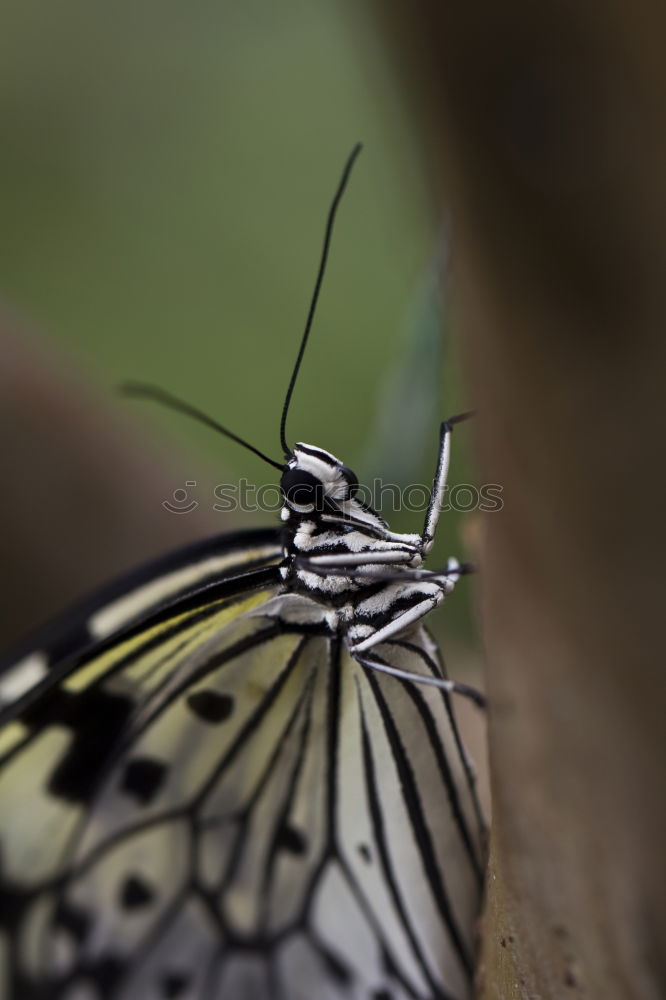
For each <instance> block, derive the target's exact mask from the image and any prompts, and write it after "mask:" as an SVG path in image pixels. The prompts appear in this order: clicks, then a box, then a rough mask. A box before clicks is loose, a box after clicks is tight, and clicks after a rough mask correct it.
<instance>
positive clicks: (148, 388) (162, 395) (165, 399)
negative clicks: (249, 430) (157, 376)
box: [120, 382, 284, 472]
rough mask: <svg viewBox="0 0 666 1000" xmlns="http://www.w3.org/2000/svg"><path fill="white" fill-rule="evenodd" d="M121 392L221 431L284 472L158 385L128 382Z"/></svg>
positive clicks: (206, 416)
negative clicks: (183, 414) (149, 401)
mask: <svg viewBox="0 0 666 1000" xmlns="http://www.w3.org/2000/svg"><path fill="white" fill-rule="evenodd" d="M120 391H121V392H122V394H123V395H124V396H130V397H132V398H133V399H150V400H152V401H153V402H154V403H160V404H161V405H162V406H166V407H167V408H168V409H169V410H176V412H177V413H185V414H186V415H187V416H188V417H192V418H193V419H194V420H198V421H199V423H200V424H205V425H206V426H207V427H212V428H213V430H214V431H219V433H220V434H224V436H225V437H228V438H231V440H232V441H235V442H236V444H240V445H242V446H243V448H247V450H248V451H252V452H254V454H255V455H257V456H258V457H259V458H261V459H263V461H264V462H268V464H269V465H272V466H273V468H275V469H279V470H280V472H282V471H283V469H284V465H283V464H281V463H280V462H274V461H273V459H272V458H269V457H268V455H264V453H263V451H259V449H258V448H255V447H254V445H252V444H250V443H249V441H244V440H243V438H241V437H239V436H238V434H234V433H233V431H230V430H227V428H226V427H223V426H222V424H218V422H217V420H213V418H212V417H209V416H208V414H206V413H203V412H202V410H198V409H197V407H196V406H192V405H191V404H190V403H186V402H184V401H183V400H182V399H178V398H177V396H172V395H171V393H170V392H166V391H165V390H164V389H160V388H159V386H156V385H146V384H144V383H143V382H126V383H125V384H124V385H121V387H120Z"/></svg>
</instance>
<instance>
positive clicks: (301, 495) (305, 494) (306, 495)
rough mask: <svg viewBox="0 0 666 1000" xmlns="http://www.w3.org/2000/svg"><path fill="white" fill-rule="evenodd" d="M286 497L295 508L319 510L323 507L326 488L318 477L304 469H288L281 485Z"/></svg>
mask: <svg viewBox="0 0 666 1000" xmlns="http://www.w3.org/2000/svg"><path fill="white" fill-rule="evenodd" d="M280 486H281V488H282V492H283V493H284V497H285V499H286V501H287V503H289V504H290V505H292V506H294V507H297V508H299V507H301V508H302V507H309V508H310V509H317V510H319V509H320V508H321V507H322V505H323V499H324V487H323V485H322V483H321V482H320V480H319V479H317V477H316V476H313V475H312V474H311V473H310V472H306V471H305V470H304V469H287V471H286V472H285V473H284V475H283V476H282V481H281V483H280Z"/></svg>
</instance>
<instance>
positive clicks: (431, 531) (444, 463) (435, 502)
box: [421, 413, 471, 558]
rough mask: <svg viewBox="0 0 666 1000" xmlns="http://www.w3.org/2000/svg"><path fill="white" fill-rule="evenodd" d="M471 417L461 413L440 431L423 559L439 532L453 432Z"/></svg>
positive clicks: (423, 539) (427, 516) (446, 422)
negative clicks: (456, 426) (457, 425)
mask: <svg viewBox="0 0 666 1000" xmlns="http://www.w3.org/2000/svg"><path fill="white" fill-rule="evenodd" d="M470 416H471V414H470V413H461V414H459V415H458V416H456V417H449V419H448V420H445V421H444V422H443V424H442V426H441V427H440V430H439V456H438V459H437V468H436V469H435V475H434V477H433V482H432V492H431V494H430V502H429V504H428V509H427V511H426V516H425V524H424V525H423V533H422V535H421V554H422V556H423V558H425V557H426V556H427V554H428V553H429V552H430V549H431V548H432V544H433V542H434V540H435V534H436V532H437V522H438V521H439V515H440V514H441V512H442V505H443V503H444V493H445V491H446V481H447V479H448V475H449V462H450V460H451V432H452V430H453V428H454V426H455V425H456V424H459V423H461V422H462V421H463V420H467V418H468V417H470Z"/></svg>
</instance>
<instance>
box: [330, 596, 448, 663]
mask: <svg viewBox="0 0 666 1000" xmlns="http://www.w3.org/2000/svg"><path fill="white" fill-rule="evenodd" d="M454 586H455V583H454V581H453V580H452V579H445V580H443V581H441V582H440V581H419V582H417V583H410V584H407V585H404V584H403V585H400V584H389V585H387V586H386V587H385V588H383V589H382V590H381V592H380V593H379V594H374V595H373V596H372V597H369V598H366V599H364V600H362V601H361V602H360V603H359V604H358V605H356V607H355V609H354V619H353V620H352V622H351V623H350V625H349V628H348V632H347V635H348V638H349V640H351V641H350V646H349V648H350V652H351V653H352V655H355V654H356V653H362V652H364V651H366V650H368V649H372V647H373V646H377V645H379V643H381V642H385V641H386V640H387V639H392V638H394V637H395V636H397V635H399V634H400V633H401V632H404V631H405V630H406V629H408V628H411V627H412V626H413V625H415V624H416V623H417V622H419V621H420V620H421V619H422V618H425V616H426V615H428V614H430V612H431V611H432V610H433V608H436V607H437V605H438V604H441V602H442V601H443V600H444V598H445V597H446V595H447V594H449V593H450V592H451V591H452V590H453V588H454ZM398 602H400V604H401V605H402V606H403V610H401V611H400V612H399V613H397V614H395V615H391V616H390V620H389V621H388V622H386V623H385V624H381V625H374V624H373V619H374V620H375V621H376V622H384V621H385V620H386V616H387V612H390V611H391V606H392V605H395V604H397V603H398ZM405 604H407V607H404V605H405Z"/></svg>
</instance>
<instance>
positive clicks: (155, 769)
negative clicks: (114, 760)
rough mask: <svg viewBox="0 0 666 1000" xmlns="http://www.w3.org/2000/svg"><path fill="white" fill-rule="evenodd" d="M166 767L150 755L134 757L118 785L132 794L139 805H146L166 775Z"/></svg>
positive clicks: (153, 796) (157, 790) (155, 793)
mask: <svg viewBox="0 0 666 1000" xmlns="http://www.w3.org/2000/svg"><path fill="white" fill-rule="evenodd" d="M166 773H167V767H166V765H165V764H161V763H160V761H159V760H154V759H153V758H151V757H135V758H134V760H131V761H130V762H129V763H128V765H127V767H126V768H125V771H124V773H123V777H122V781H121V783H120V787H121V788H122V790H123V791H124V792H126V793H127V794H128V795H133V796H134V798H135V799H136V800H137V801H138V803H139V805H142V806H147V805H148V804H149V803H150V802H152V800H153V799H154V798H155V796H156V795H157V793H158V792H159V790H160V788H161V786H162V783H163V781H164V779H165V777H166Z"/></svg>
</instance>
